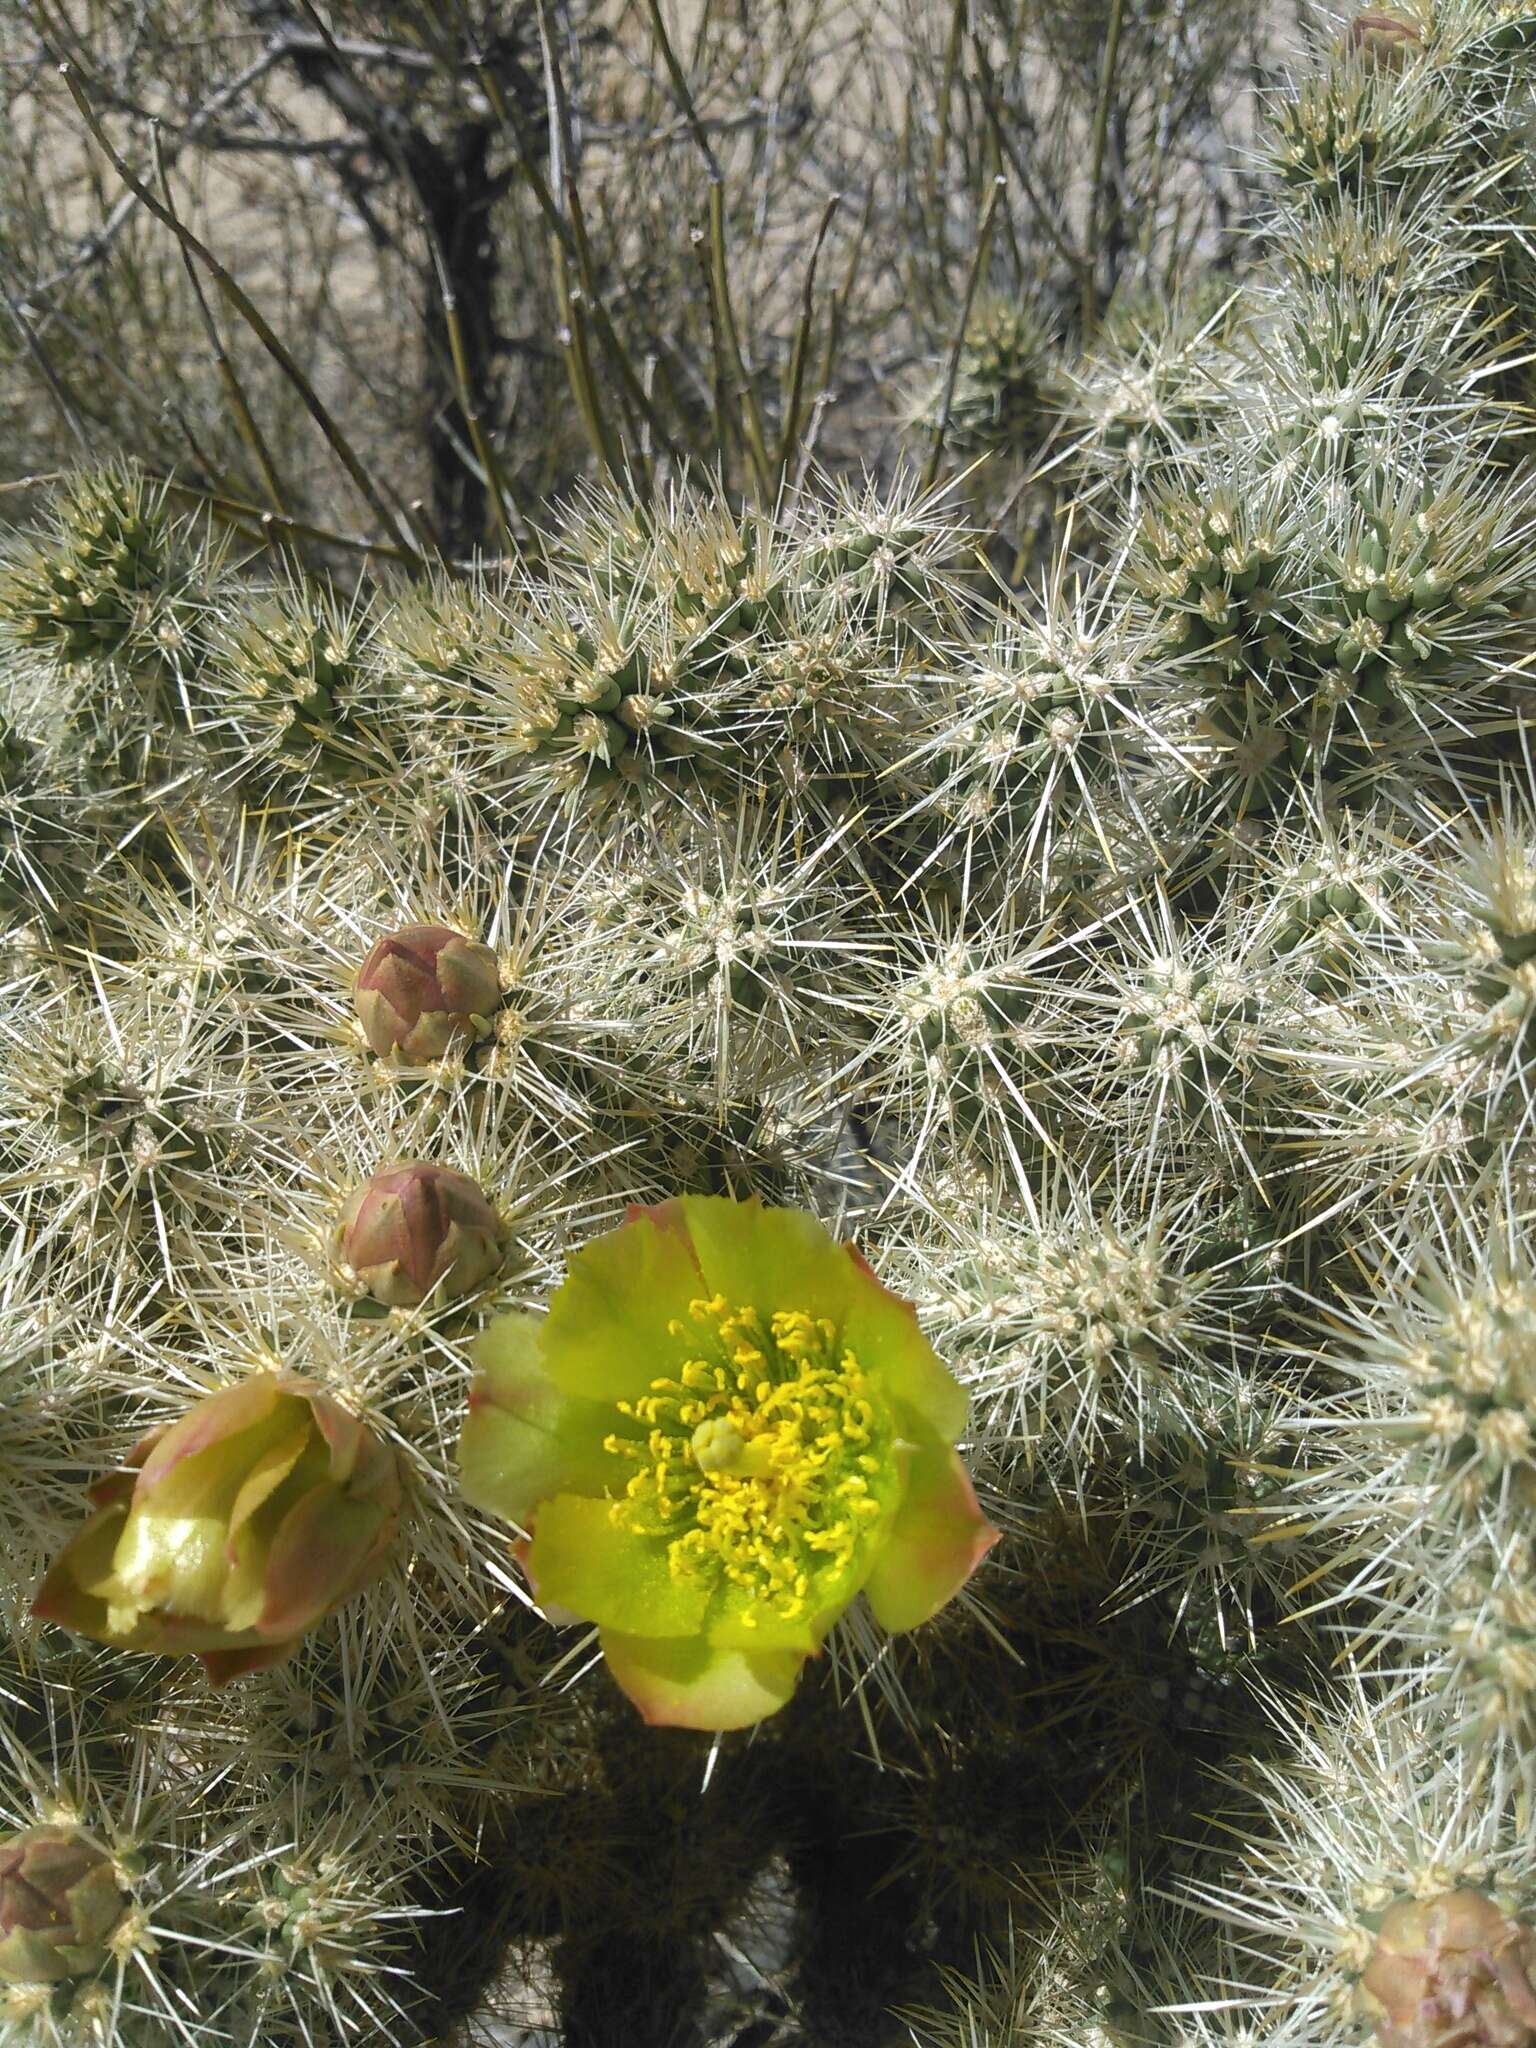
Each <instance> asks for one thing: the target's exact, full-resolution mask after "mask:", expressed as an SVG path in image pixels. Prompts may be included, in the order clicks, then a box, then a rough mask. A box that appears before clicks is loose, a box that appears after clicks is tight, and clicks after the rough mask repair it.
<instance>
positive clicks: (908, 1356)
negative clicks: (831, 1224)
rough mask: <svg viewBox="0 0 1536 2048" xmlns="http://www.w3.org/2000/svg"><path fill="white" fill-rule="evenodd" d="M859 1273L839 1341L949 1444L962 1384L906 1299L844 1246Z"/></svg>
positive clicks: (959, 1412) (959, 1424) (957, 1428)
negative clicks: (932, 1342)
mask: <svg viewBox="0 0 1536 2048" xmlns="http://www.w3.org/2000/svg"><path fill="white" fill-rule="evenodd" d="M843 1249H844V1251H845V1252H846V1253H847V1256H848V1259H849V1262H850V1264H851V1265H852V1267H853V1269H854V1271H855V1273H856V1274H857V1275H858V1283H857V1285H856V1286H855V1287H854V1288H853V1289H852V1291H851V1295H850V1299H849V1304H848V1312H847V1314H846V1316H845V1317H844V1319H843V1342H844V1343H845V1344H846V1345H847V1346H848V1348H849V1350H850V1351H852V1353H853V1355H854V1357H855V1358H857V1359H858V1361H859V1363H860V1365H862V1366H863V1368H864V1370H865V1371H866V1372H878V1373H879V1375H880V1377H881V1380H882V1381H883V1383H884V1385H885V1387H886V1389H887V1391H888V1392H890V1393H891V1394H893V1395H894V1396H895V1397H896V1398H897V1399H898V1400H899V1401H902V1402H904V1403H905V1404H906V1406H907V1407H908V1408H910V1409H911V1410H912V1411H913V1413H914V1414H915V1415H916V1416H917V1418H918V1420H919V1421H920V1423H922V1424H923V1425H925V1428H924V1431H923V1433H924V1434H925V1435H926V1434H927V1433H928V1431H930V1430H931V1431H932V1433H933V1435H934V1436H935V1437H936V1438H939V1439H942V1441H943V1442H944V1443H946V1444H952V1443H953V1442H954V1440H955V1438H956V1437H957V1436H959V1435H960V1433H961V1431H962V1430H963V1429H964V1428H965V1418H966V1411H967V1402H966V1398H965V1389H964V1388H963V1387H962V1386H961V1384H960V1382H959V1381H958V1380H957V1379H956V1378H955V1376H954V1374H953V1373H952V1372H951V1371H950V1370H949V1368H948V1366H946V1365H945V1364H944V1362H943V1360H942V1359H941V1358H940V1357H939V1355H938V1353H937V1352H936V1351H935V1350H934V1348H933V1346H932V1345H931V1344H930V1343H929V1342H928V1339H927V1338H926V1337H925V1336H924V1335H923V1333H922V1330H921V1329H920V1327H919V1326H918V1320H917V1310H916V1309H915V1308H914V1307H913V1306H912V1304H911V1302H910V1301H904V1300H903V1299H902V1297H901V1296H900V1295H899V1294H892V1292H891V1291H890V1289H889V1288H888V1287H886V1286H885V1285H884V1284H883V1283H882V1282H881V1281H880V1280H879V1279H878V1278H877V1277H876V1275H875V1273H874V1271H873V1269H872V1268H871V1267H870V1265H869V1264H868V1262H867V1261H866V1259H865V1258H864V1256H863V1254H862V1253H861V1252H859V1251H857V1250H855V1248H854V1247H853V1246H852V1245H851V1244H850V1245H846V1246H844V1247H843Z"/></svg>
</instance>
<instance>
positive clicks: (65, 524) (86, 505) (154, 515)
mask: <svg viewBox="0 0 1536 2048" xmlns="http://www.w3.org/2000/svg"><path fill="white" fill-rule="evenodd" d="M213 572H214V559H213V558H212V557H210V556H209V554H208V553H207V551H206V548H205V546H204V545H203V544H202V542H201V538H200V536H199V534H198V532H197V529H196V525H195V523H194V522H193V521H191V520H189V519H185V518H178V517H177V516H176V515H175V514H174V513H173V512H172V511H171V509H170V498H169V493H168V492H167V491H166V489H165V488H164V486H155V485H151V484H149V483H148V482H147V481H146V480H145V479H144V478H143V477H142V476H140V475H138V474H136V473H135V472H134V471H133V470H131V469H124V468H114V469H106V470H101V471H98V472H96V473H95V474H87V475H85V476H83V477H82V478H81V479H80V480H79V481H78V482H77V483H75V484H73V485H72V486H71V487H70V488H69V489H68V490H67V491H66V492H64V493H63V494H62V495H61V496H60V498H59V500H58V502H57V504H56V506H55V509H54V523H53V530H52V532H51V533H50V534H49V535H48V536H47V537H46V538H40V539H38V540H35V541H32V542H30V543H29V544H28V545H26V546H24V547H22V548H20V549H19V550H13V552H12V556H11V559H10V561H9V562H8V564H7V566H6V569H5V571H4V576H3V580H0V621H3V622H4V625H5V628H6V630H7V632H8V635H9V636H10V637H12V638H13V639H14V640H15V642H16V643H18V644H19V645H20V646H22V647H25V648H29V649H35V650H36V651H37V652H38V653H40V654H43V655H45V656H47V657H49V658H50V659H51V660H53V661H54V662H57V663H59V664H61V665H68V664H71V663H79V662H89V661H101V660H107V659H111V658H114V657H115V658H117V659H119V660H121V661H122V662H124V663H125V664H130V665H132V664H140V663H146V664H149V665H150V666H152V667H161V668H165V669H167V670H169V671H172V672H175V671H176V670H178V669H179V668H180V667H181V666H182V665H183V664H184V662H185V661H186V659H187V657H188V655H189V653H190V652H191V651H192V648H193V646H194V645H195V642H196V637H197V632H198V626H199V621H200V618H201V614H202V607H203V605H204V603H205V601H206V594H207V590H208V584H209V580H210V577H211V575H212V574H213Z"/></svg>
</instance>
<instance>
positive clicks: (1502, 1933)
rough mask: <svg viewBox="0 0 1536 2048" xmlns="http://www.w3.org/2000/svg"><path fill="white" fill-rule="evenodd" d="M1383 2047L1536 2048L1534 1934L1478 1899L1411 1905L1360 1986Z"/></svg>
mask: <svg viewBox="0 0 1536 2048" xmlns="http://www.w3.org/2000/svg"><path fill="white" fill-rule="evenodd" d="M1359 1999H1360V2006H1361V2010H1362V2012H1363V2014H1364V2015H1365V2016H1366V2017H1368V2018H1369V2019H1370V2020H1372V2021H1373V2023H1374V2025H1375V2029H1376V2041H1377V2044H1378V2048H1445V2044H1448V2043H1451V2042H1454V2043H1455V2044H1456V2048H1533V2044H1536V1933H1533V1932H1532V1930H1531V1929H1530V1928H1529V1927H1527V1926H1525V1924H1524V1923H1523V1922H1522V1921H1519V1920H1511V1919H1508V1918H1507V1917H1506V1916H1505V1915H1504V1914H1503V1913H1501V1912H1500V1910H1499V1908H1498V1907H1497V1906H1496V1905H1495V1904H1494V1902H1493V1900H1492V1899H1490V1898H1486V1897H1484V1895H1483V1894H1482V1893H1481V1892H1474V1891H1455V1892H1442V1893H1441V1895H1440V1896H1439V1898H1435V1899H1427V1900H1420V1899H1405V1900H1403V1901H1401V1902H1400V1903H1399V1904H1398V1905H1395V1906H1391V1907H1389V1908H1388V1909H1387V1911H1386V1913H1385V1914H1384V1915H1383V1916H1382V1922H1381V1929H1380V1932H1379V1933H1378V1934H1377V1936H1376V1946H1375V1948H1374V1949H1373V1950H1372V1951H1371V1959H1370V1961H1369V1962H1368V1963H1367V1964H1366V1966H1365V1970H1364V1972H1363V1973H1362V1975H1361V1978H1360V1994H1359Z"/></svg>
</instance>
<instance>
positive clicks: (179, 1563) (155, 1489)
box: [32, 1373, 400, 1685]
mask: <svg viewBox="0 0 1536 2048" xmlns="http://www.w3.org/2000/svg"><path fill="white" fill-rule="evenodd" d="M126 1462H127V1464H128V1465H129V1467H130V1468H136V1469H130V1470H128V1471H126V1472H115V1473H113V1474H111V1475H110V1476H109V1477H108V1478H106V1479H104V1480H102V1481H101V1483H100V1484H99V1485H98V1486H95V1487H93V1488H92V1489H91V1492H90V1499H91V1500H92V1501H93V1502H94V1503H95V1506H96V1508H97V1510H98V1512H97V1513H96V1514H95V1515H93V1516H92V1518H91V1519H90V1521H88V1522H87V1523H86V1525H85V1527H84V1528H83V1529H82V1530H81V1531H80V1533H79V1534H78V1535H77V1536H76V1537H75V1538H74V1540H73V1541H72V1542H71V1543H70V1544H69V1545H68V1546H67V1547H66V1549H65V1550H64V1551H63V1553H62V1555H61V1556H60V1557H59V1559H58V1560H57V1562H56V1563H55V1564H54V1566H53V1568H52V1569H51V1570H50V1571H49V1573H48V1576H47V1578H46V1579H44V1581H43V1587H42V1591H41V1592H40V1593H39V1594H38V1596H37V1599H36V1600H35V1601H34V1602H33V1605H32V1612H33V1613H34V1614H36V1615H38V1616H40V1617H41V1619H43V1620H44V1621H57V1622H60V1623H62V1625H63V1626H64V1627H65V1628H69V1629H73V1630H74V1631H75V1633H76V1634H77V1635H83V1636H91V1637H93V1638H94V1639H95V1640H96V1641H97V1642H101V1643H114V1644H117V1645H118V1646H119V1647H121V1648H123V1649H129V1650H157V1651H162V1652H166V1653H169V1654H171V1655H175V1654H178V1653H180V1652H182V1651H192V1652H194V1653H195V1654H196V1655H197V1656H198V1657H199V1658H201V1660H202V1663H203V1667H204V1669H205V1670H206V1671H207V1673H208V1676H209V1677H210V1678H211V1679H212V1680H213V1681H214V1683H215V1684H216V1685H221V1684H223V1683H224V1682H225V1681H226V1680H227V1679H230V1678H235V1677H238V1676H239V1675H240V1674H241V1673H242V1672H246V1671H259V1670H262V1669H264V1668H265V1667H266V1666H267V1665H269V1664H278V1663H281V1662H282V1660H283V1659H284V1658H285V1657H287V1656H288V1655H289V1654H290V1653H291V1652H292V1651H293V1649H294V1648H295V1647H296V1646H297V1643H298V1640H299V1637H300V1636H301V1635H303V1633H304V1631H305V1630H306V1629H308V1628H310V1627H312V1626H313V1624H314V1623H315V1622H317V1621H318V1620H320V1618H321V1616H322V1615H326V1614H329V1613H330V1611H331V1609H332V1608H333V1607H338V1606H339V1605H340V1604H341V1602H342V1601H343V1600H345V1599H347V1598H348V1596H349V1595H351V1594H352V1593H354V1592H356V1591H357V1590H358V1588H359V1587H361V1586H364V1585H366V1584H367V1582H368V1581H369V1580H370V1579H372V1578H374V1577H376V1576H377V1574H378V1573H379V1572H380V1571H381V1570H382V1568H383V1565H384V1560H385V1556H386V1554H387V1552H388V1549H389V1546H390V1543H391V1542H392V1540H393V1538H394V1534H395V1528H396V1525H397V1523H398V1521H399V1515H400V1470H399V1466H398V1465H397V1463H396V1461H395V1454H394V1452H393V1451H392V1450H390V1448H389V1447H388V1445H387V1444H384V1443H381V1442H380V1440H379V1439H378V1438H377V1437H376V1436H375V1435H374V1433H373V1431H372V1430H371V1429H369V1428H368V1426H367V1425H366V1424H365V1423H363V1422H361V1421H359V1420H358V1418H357V1417H356V1416H355V1415H349V1414H348V1413H347V1411H346V1410H345V1409H344V1408H341V1407H339V1406H338V1405H337V1403H336V1402H335V1401H333V1400H332V1399H331V1398H330V1396H329V1395H328V1394H325V1393H323V1392H322V1391H321V1390H320V1389H319V1388H318V1387H316V1386H313V1385H312V1384H311V1383H310V1382H309V1381H307V1380H301V1379H289V1378H287V1377H279V1376H278V1375H277V1374H275V1373H254V1374H252V1376H251V1377H250V1378H249V1379H246V1380H242V1381H241V1382H240V1383H239V1385H238V1386H233V1387H225V1388H224V1389H223V1390H222V1391H221V1392H219V1393H217V1394H210V1395H208V1396H207V1398H206V1399H205V1400H202V1401H199V1402H198V1403H197V1404H196V1405H195V1407H193V1408H191V1409H189V1410H188V1411H187V1413H186V1414H185V1415H184V1416H182V1418H181V1420H180V1421H179V1422H175V1423H172V1424H171V1425H170V1426H169V1427H168V1428H165V1429H157V1430H154V1431H152V1432H151V1434H150V1435H149V1436H147V1437H145V1438H144V1439H143V1441H142V1442H141V1443H139V1444H138V1445H137V1446H136V1447H135V1448H134V1449H133V1450H132V1451H131V1452H130V1453H129V1455H128V1458H127V1461H126Z"/></svg>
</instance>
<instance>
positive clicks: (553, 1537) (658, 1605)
mask: <svg viewBox="0 0 1536 2048" xmlns="http://www.w3.org/2000/svg"><path fill="white" fill-rule="evenodd" d="M608 1508H609V1503H608V1502H607V1501H606V1500H589V1499H586V1498H585V1497H583V1496H582V1495H580V1494H575V1493H557V1494H556V1495H555V1497H554V1499H553V1500H546V1501H542V1502H540V1504H539V1511H538V1514H537V1515H536V1516H535V1518H534V1526H533V1543H532V1545H531V1546H530V1548H529V1551H528V1573H529V1576H530V1578H531V1579H532V1580H533V1583H534V1591H535V1594H536V1595H537V1597H538V1599H539V1601H540V1603H541V1604H542V1603H543V1602H545V1601H546V1600H548V1601H553V1602H554V1603H555V1604H556V1605H557V1606H560V1607H567V1608H569V1609H570V1611H571V1612H572V1613H573V1614H579V1615H580V1616H581V1618H582V1620H583V1621H595V1622H597V1623H599V1624H600V1625H601V1626H603V1627H605V1628H619V1629H624V1630H626V1631H629V1632H632V1633H633V1634H635V1635H644V1636H687V1635H692V1634H693V1633H694V1632H695V1631H696V1630H697V1629H698V1628H699V1627H700V1626H701V1625H702V1623H703V1620H704V1610H705V1608H706V1607H707V1606H708V1604H709V1592H708V1588H707V1587H704V1586H702V1585H700V1584H699V1583H698V1582H697V1580H690V1579H674V1578H673V1576H672V1574H671V1572H670V1570H669V1569H668V1566H667V1547H666V1543H665V1540H664V1539H663V1538H660V1537H654V1536H650V1537H648V1536H639V1535H636V1534H635V1532H634V1531H633V1530H631V1529H623V1528H620V1527H619V1526H618V1525H617V1524H616V1523H614V1522H613V1521H612V1520H611V1519H610V1517H609V1513H608Z"/></svg>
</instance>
